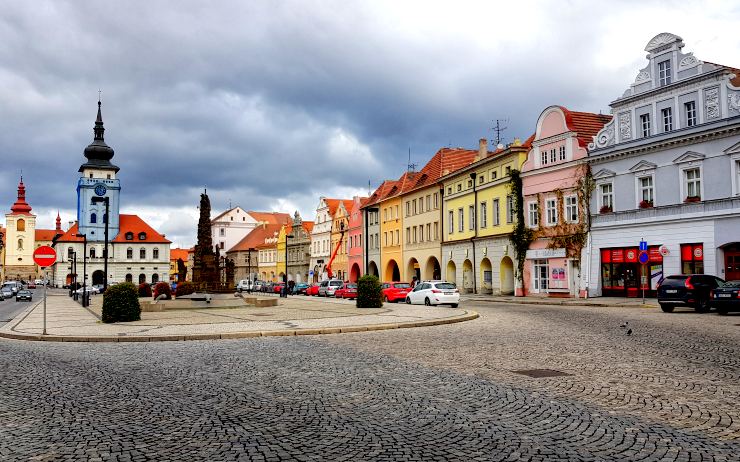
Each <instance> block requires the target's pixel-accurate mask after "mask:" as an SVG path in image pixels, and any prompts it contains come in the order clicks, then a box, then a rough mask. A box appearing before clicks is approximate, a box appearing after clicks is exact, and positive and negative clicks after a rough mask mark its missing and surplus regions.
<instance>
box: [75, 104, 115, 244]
mask: <svg viewBox="0 0 740 462" xmlns="http://www.w3.org/2000/svg"><path fill="white" fill-rule="evenodd" d="M100 106H101V103H100V100H98V117H97V119H96V120H95V128H94V129H93V132H94V133H95V138H94V139H93V142H92V143H90V145H89V146H87V147H86V148H85V157H86V158H87V162H85V163H84V164H82V165H81V166H80V169H79V172H80V173H81V174H82V175H81V176H80V180H79V181H78V182H77V223H78V224H79V231H78V232H79V233H80V234H85V235H86V236H87V240H88V242H90V241H103V240H104V239H105V222H106V220H110V221H109V224H108V233H109V236H111V239H112V238H113V237H115V236H117V235H118V232H119V229H120V221H119V196H120V193H121V184H120V181H119V180H118V179H117V178H116V173H118V170H119V168H118V167H116V166H115V165H113V164H112V163H111V162H110V160H111V159H112V158H113V149H112V148H111V147H110V146H108V145H107V144H105V139H104V137H103V133H104V132H105V128H103V116H102V115H101V111H100ZM105 197H107V198H108V202H109V204H108V214H109V215H110V217H106V216H105V203H104V202H103V201H96V202H93V198H105Z"/></svg>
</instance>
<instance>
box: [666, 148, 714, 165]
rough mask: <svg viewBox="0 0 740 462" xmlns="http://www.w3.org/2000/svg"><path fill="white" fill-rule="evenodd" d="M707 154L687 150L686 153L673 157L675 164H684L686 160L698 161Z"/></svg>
mask: <svg viewBox="0 0 740 462" xmlns="http://www.w3.org/2000/svg"><path fill="white" fill-rule="evenodd" d="M705 157H706V156H705V155H704V154H700V153H698V152H694V151H686V152H685V153H684V154H681V155H680V156H678V157H676V158H675V159H673V163H674V164H683V163H686V162H696V161H698V160H704V158H705Z"/></svg>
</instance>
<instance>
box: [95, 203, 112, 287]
mask: <svg viewBox="0 0 740 462" xmlns="http://www.w3.org/2000/svg"><path fill="white" fill-rule="evenodd" d="M101 202H102V203H104V204H105V215H103V222H104V223H105V247H104V249H103V274H104V279H103V293H105V291H106V289H107V288H108V222H109V221H110V217H109V216H108V207H109V206H110V199H108V197H107V196H106V197H93V198H92V203H93V204H99V203H101Z"/></svg>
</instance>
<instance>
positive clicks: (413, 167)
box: [406, 146, 416, 172]
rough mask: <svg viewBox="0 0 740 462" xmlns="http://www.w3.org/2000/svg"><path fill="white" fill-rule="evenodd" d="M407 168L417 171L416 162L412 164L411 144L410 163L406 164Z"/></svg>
mask: <svg viewBox="0 0 740 462" xmlns="http://www.w3.org/2000/svg"><path fill="white" fill-rule="evenodd" d="M406 169H407V170H408V171H409V172H413V171H415V170H416V164H412V163H411V146H409V163H408V164H406Z"/></svg>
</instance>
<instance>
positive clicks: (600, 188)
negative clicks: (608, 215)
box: [596, 181, 614, 212]
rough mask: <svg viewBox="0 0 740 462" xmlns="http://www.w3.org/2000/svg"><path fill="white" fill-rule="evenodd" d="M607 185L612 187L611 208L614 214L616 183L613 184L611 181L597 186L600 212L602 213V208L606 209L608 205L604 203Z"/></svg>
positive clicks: (610, 195) (610, 194)
mask: <svg viewBox="0 0 740 462" xmlns="http://www.w3.org/2000/svg"><path fill="white" fill-rule="evenodd" d="M607 185H609V186H610V187H611V192H610V193H609V197H610V198H611V200H610V202H611V204H610V206H611V208H612V212H613V211H614V183H613V182H611V181H605V182H603V183H599V184H598V185H597V188H598V189H597V191H598V194H597V195H596V197H597V198H598V205H599V211H601V208H602V207H604V206H605V205H607V204H605V203H604V192H603V187H604V186H607Z"/></svg>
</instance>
